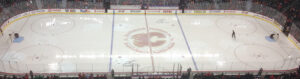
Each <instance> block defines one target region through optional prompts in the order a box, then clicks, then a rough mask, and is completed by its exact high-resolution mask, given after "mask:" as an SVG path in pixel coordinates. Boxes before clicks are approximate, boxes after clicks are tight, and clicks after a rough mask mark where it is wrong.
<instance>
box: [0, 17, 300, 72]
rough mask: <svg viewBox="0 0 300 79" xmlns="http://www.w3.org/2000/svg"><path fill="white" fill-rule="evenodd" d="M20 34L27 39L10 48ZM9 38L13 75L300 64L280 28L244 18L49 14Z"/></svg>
mask: <svg viewBox="0 0 300 79" xmlns="http://www.w3.org/2000/svg"><path fill="white" fill-rule="evenodd" d="M233 30H234V31H235V33H236V39H233V38H232V31H233ZM13 32H15V33H19V34H20V36H21V37H24V40H23V41H22V42H20V43H10V40H9V39H8V38H9V37H8V34H9V33H13ZM272 33H279V39H277V40H276V41H275V42H274V41H268V40H266V37H267V36H269V35H270V34H272ZM1 39H2V40H1V43H0V44H1V45H0V46H1V48H0V50H1V51H0V52H1V53H0V57H1V62H0V71H2V72H9V73H23V72H28V71H29V70H32V71H34V72H43V73H57V72H109V71H110V70H111V69H114V71H115V72H131V71H132V68H134V71H139V72H162V71H163V72H172V71H173V70H174V69H175V70H178V65H181V66H182V69H183V71H185V70H186V69H187V68H189V67H190V68H192V70H193V71H249V70H258V69H259V68H263V69H264V70H288V69H292V68H296V67H298V64H299V61H300V59H299V58H300V51H299V50H298V49H297V48H296V47H295V46H294V45H293V44H292V43H291V42H290V41H289V40H288V38H287V37H286V36H285V35H284V34H283V33H281V32H280V30H279V29H278V28H276V27H275V26H273V25H272V24H270V23H268V22H265V21H263V20H260V19H257V18H253V17H249V16H243V15H184V14H182V15H181V14H179V15H176V14H173V15H143V14H140V15H138V14H136V15H125V14H124V15H122V14H116V15H115V14H98V15H97V14H41V15H35V16H30V17H26V18H23V19H21V20H18V21H16V22H14V23H13V24H11V25H10V26H9V27H8V28H7V29H6V30H5V31H4V36H1Z"/></svg>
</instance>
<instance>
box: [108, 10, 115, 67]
mask: <svg viewBox="0 0 300 79" xmlns="http://www.w3.org/2000/svg"><path fill="white" fill-rule="evenodd" d="M114 29H115V10H113V20H112V29H111V40H110V41H111V42H110V55H109V70H108V72H110V71H111V63H112V58H111V56H112V52H113V46H114Z"/></svg>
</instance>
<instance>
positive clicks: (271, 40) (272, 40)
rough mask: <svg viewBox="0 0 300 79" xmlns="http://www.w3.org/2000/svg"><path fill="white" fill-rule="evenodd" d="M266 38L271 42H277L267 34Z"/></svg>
mask: <svg viewBox="0 0 300 79" xmlns="http://www.w3.org/2000/svg"><path fill="white" fill-rule="evenodd" d="M265 38H266V40H268V41H269V42H276V40H275V39H272V38H271V37H270V36H266V37H265Z"/></svg>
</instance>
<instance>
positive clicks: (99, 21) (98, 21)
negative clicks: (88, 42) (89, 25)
mask: <svg viewBox="0 0 300 79" xmlns="http://www.w3.org/2000/svg"><path fill="white" fill-rule="evenodd" d="M79 19H82V20H92V21H95V22H97V23H103V21H102V20H98V19H97V18H88V17H80V18H79Z"/></svg>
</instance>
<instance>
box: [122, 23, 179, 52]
mask: <svg viewBox="0 0 300 79" xmlns="http://www.w3.org/2000/svg"><path fill="white" fill-rule="evenodd" d="M125 41H126V42H125V45H126V46H127V47H128V48H130V49H132V50H134V51H137V52H141V53H148V52H150V51H152V53H160V52H164V51H167V50H169V49H171V48H172V47H173V46H174V42H173V38H172V37H171V35H170V34H169V33H167V32H166V31H163V30H161V29H155V28H150V29H149V33H147V29H146V28H140V29H135V30H132V31H130V32H128V34H126V39H125Z"/></svg>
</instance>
